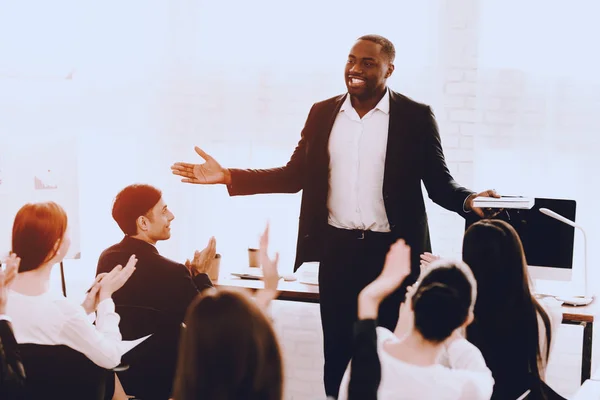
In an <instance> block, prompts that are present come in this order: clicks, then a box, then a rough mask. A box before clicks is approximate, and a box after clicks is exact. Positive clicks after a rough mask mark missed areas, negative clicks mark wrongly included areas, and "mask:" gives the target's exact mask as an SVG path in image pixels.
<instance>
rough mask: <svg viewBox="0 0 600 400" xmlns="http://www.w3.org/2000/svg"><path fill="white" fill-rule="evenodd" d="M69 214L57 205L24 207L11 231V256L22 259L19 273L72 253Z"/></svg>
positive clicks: (41, 204) (59, 259) (30, 205)
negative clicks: (68, 228) (69, 250)
mask: <svg viewBox="0 0 600 400" xmlns="http://www.w3.org/2000/svg"><path fill="white" fill-rule="evenodd" d="M67 222H68V219H67V213H66V212H65V210H63V208H62V207H61V206H59V205H58V204H56V203H54V202H46V203H31V204H25V205H24V206H23V207H21V209H20V210H19V211H18V212H17V215H16V216H15V221H14V223H13V229H12V250H11V251H12V252H13V253H15V254H16V255H17V256H19V257H20V258H21V263H20V265H19V272H27V271H32V270H35V269H37V268H39V267H40V266H42V265H43V264H46V263H48V262H50V261H52V262H54V263H56V262H59V261H61V260H62V258H64V256H65V254H66V252H67V251H68V249H69V245H70V241H69V238H68V235H67Z"/></svg>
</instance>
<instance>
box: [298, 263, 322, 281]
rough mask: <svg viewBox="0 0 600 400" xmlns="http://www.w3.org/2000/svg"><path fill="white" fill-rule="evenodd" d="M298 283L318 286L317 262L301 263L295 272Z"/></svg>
mask: <svg viewBox="0 0 600 400" xmlns="http://www.w3.org/2000/svg"><path fill="white" fill-rule="evenodd" d="M296 276H297V277H298V282H300V283H304V284H307V285H318V284H319V263H318V262H305V263H303V264H302V265H301V266H300V268H298V271H297V272H296Z"/></svg>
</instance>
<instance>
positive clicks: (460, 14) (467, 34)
mask: <svg viewBox="0 0 600 400" xmlns="http://www.w3.org/2000/svg"><path fill="white" fill-rule="evenodd" d="M445 4H446V6H445V10H444V11H443V12H442V16H441V20H440V23H441V26H442V29H441V31H440V41H441V43H440V46H439V48H440V54H439V59H440V68H442V69H443V72H442V76H443V80H442V82H441V87H440V88H439V90H440V91H441V93H442V98H441V100H440V104H439V105H438V107H439V108H437V109H435V107H434V112H435V114H436V116H437V121H438V125H439V128H440V134H441V138H442V143H443V146H444V153H445V156H446V160H447V162H448V166H449V168H450V170H451V172H452V173H453V175H454V177H455V178H456V179H457V181H458V182H459V183H461V184H463V185H464V186H467V187H470V188H472V189H473V190H484V189H489V188H491V187H493V186H490V187H473V184H474V181H475V177H474V173H475V169H476V168H475V166H474V152H475V151H476V141H475V138H477V137H490V138H491V139H493V140H494V141H495V145H496V146H499V147H500V148H501V147H505V146H506V145H511V144H512V143H514V140H511V136H512V135H513V131H514V126H515V124H517V123H521V124H524V125H526V126H527V127H528V128H529V130H528V131H527V133H526V134H525V135H526V136H530V135H534V136H535V135H536V134H537V133H538V132H539V129H540V126H541V125H543V124H544V122H545V118H546V115H545V114H544V111H545V108H546V107H545V104H544V103H543V101H539V99H536V98H534V97H533V98H532V96H524V95H523V93H524V90H525V89H524V86H523V76H522V74H520V73H519V72H513V71H504V72H502V76H501V79H499V80H495V81H494V82H493V85H492V86H491V87H490V86H487V85H486V83H487V82H486V81H485V80H482V79H485V77H482V76H480V73H479V71H478V67H477V59H476V55H477V45H478V37H477V34H476V32H477V31H476V28H477V23H478V21H477V8H478V1H477V0H447V1H446V2H445ZM482 88H483V90H484V93H481V92H480V91H481V90H482ZM597 97H598V96H597ZM594 100H597V98H594ZM517 104H518V107H519V109H525V110H526V112H521V113H517V112H516V111H515V110H516V108H517ZM577 117H578V115H575V114H572V115H570V116H568V117H567V116H565V117H564V119H565V121H566V120H568V119H569V118H570V119H571V120H572V121H570V122H571V125H572V124H573V123H575V122H577V121H578V120H577ZM573 120H574V121H573ZM588 126H589V125H588ZM536 128H537V129H536ZM520 140H522V139H520ZM490 185H493V183H490ZM427 200H428V199H427ZM427 208H428V214H429V220H430V228H431V235H432V244H433V247H434V252H437V253H439V254H444V255H447V256H454V257H460V248H461V241H462V233H463V231H464V221H463V220H462V218H460V217H458V216H456V215H455V214H453V213H450V212H448V211H445V210H443V209H441V208H440V207H438V206H436V205H434V204H433V203H432V202H430V201H427ZM277 307H278V308H277V310H278V311H277V318H280V319H281V320H282V321H281V323H284V321H288V320H294V321H296V322H298V325H297V326H296V327H295V328H294V326H293V324H292V323H290V324H287V325H286V327H285V328H284V332H283V336H284V345H283V348H284V351H285V352H286V359H287V360H295V359H296V358H297V359H299V360H302V361H301V362H300V363H298V364H297V365H295V366H294V367H293V368H294V369H293V371H294V373H293V374H291V375H290V374H288V379H289V380H288V386H287V387H288V392H287V396H288V397H287V398H288V399H315V398H318V397H315V396H316V395H318V394H322V392H319V391H314V392H313V391H312V390H313V389H315V388H317V389H319V390H322V389H320V387H319V384H320V381H319V379H321V375H320V371H321V369H320V368H321V365H320V364H319V363H320V362H321V360H322V352H321V351H320V350H319V348H318V346H315V347H311V346H302V347H301V350H311V349H312V350H314V352H312V353H306V352H304V351H300V349H299V346H297V345H296V343H295V341H294V340H293V339H292V340H290V336H289V334H288V336H287V338H288V339H287V340H286V339H285V335H286V332H287V330H290V329H301V330H304V329H305V327H306V326H312V327H318V323H317V322H318V320H316V319H317V318H318V309H316V308H315V306H313V305H297V304H290V303H286V302H281V303H280V304H278V306H277ZM304 307H306V308H307V309H311V310H312V312H308V311H302V308H304ZM298 315H301V317H299V318H298V317H297V316H298ZM581 335H582V328H581V327H573V326H565V325H563V326H562V327H561V329H560V331H559V332H558V335H557V341H556V345H555V348H554V353H553V358H552V360H551V364H550V366H549V369H548V382H549V383H550V384H551V385H552V386H553V387H554V388H555V389H556V390H557V391H559V392H560V393H562V394H563V395H565V396H568V395H571V394H573V393H574V392H575V391H576V389H577V388H578V387H579V376H580V362H581V347H580V346H581V344H580V343H581V337H582V336H581ZM313 338H314V339H316V337H313ZM319 339H320V333H319ZM597 340H598V339H597ZM298 343H304V344H305V342H298ZM594 358H595V359H596V358H597V357H594ZM307 359H312V360H313V361H314V363H313V364H310V363H309V362H308V361H307ZM307 365H310V366H311V368H314V367H315V366H317V367H318V368H319V370H318V371H317V372H316V373H315V371H313V374H312V375H311V374H310V373H308V372H305V373H302V374H300V375H298V371H299V370H301V369H304V368H307ZM300 376H301V377H302V378H300ZM306 377H311V378H315V379H314V380H311V383H310V384H302V383H300V382H306V381H305V380H304V378H306ZM305 385H307V386H306V387H305Z"/></svg>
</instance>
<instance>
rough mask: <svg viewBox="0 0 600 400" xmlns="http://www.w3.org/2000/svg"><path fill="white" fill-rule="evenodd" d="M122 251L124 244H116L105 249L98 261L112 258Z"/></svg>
mask: <svg viewBox="0 0 600 400" xmlns="http://www.w3.org/2000/svg"><path fill="white" fill-rule="evenodd" d="M122 250H123V242H118V243H115V244H113V245H112V246H110V247H107V248H106V249H104V250H103V251H102V253H100V257H98V259H99V260H102V259H105V258H106V257H110V256H111V255H113V254H115V253H119V252H120V251H122Z"/></svg>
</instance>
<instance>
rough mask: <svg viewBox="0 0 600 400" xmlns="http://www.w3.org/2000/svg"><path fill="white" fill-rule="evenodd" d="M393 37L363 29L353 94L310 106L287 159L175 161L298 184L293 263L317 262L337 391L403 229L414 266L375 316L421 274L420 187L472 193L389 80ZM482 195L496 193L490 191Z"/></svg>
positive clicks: (216, 176)
mask: <svg viewBox="0 0 600 400" xmlns="http://www.w3.org/2000/svg"><path fill="white" fill-rule="evenodd" d="M394 57H395V49H394V45H393V44H392V43H391V42H390V41H389V40H388V39H386V38H384V37H381V36H378V35H366V36H362V37H360V38H359V39H358V40H357V41H356V43H355V44H354V46H353V47H352V49H351V50H350V54H349V55H348V60H347V61H346V68H345V75H344V79H345V81H346V87H347V88H348V93H347V94H343V95H339V96H336V97H333V98H331V99H328V100H325V101H322V102H319V103H316V104H314V105H313V107H312V108H311V110H310V112H309V115H308V119H307V121H306V123H305V126H304V129H303V130H302V136H301V139H300V142H299V143H298V145H297V146H296V149H295V150H294V154H292V157H291V159H290V161H289V162H288V163H287V164H286V165H285V166H283V167H280V168H273V169H262V170H240V169H227V168H223V167H221V165H219V163H218V162H217V161H216V160H215V159H214V158H212V157H211V156H210V155H208V154H206V153H205V152H204V151H202V150H201V149H200V148H198V147H196V152H197V153H198V154H199V155H200V156H201V157H202V158H203V159H204V160H205V161H206V162H205V163H204V164H189V163H181V162H180V163H176V164H174V165H173V166H172V167H171V168H172V170H173V173H174V174H176V175H180V176H182V177H183V178H184V179H182V181H183V182H188V183H196V184H217V183H221V184H226V185H227V189H228V191H229V194H230V195H232V196H235V195H250V194H258V193H296V192H298V191H300V190H302V191H303V193H302V205H301V211H300V224H299V234H298V244H297V255H296V262H295V268H294V269H295V270H296V269H297V268H298V267H299V266H300V265H301V264H302V263H303V262H305V261H319V262H320V268H319V291H320V306H321V322H322V327H323V339H324V354H325V370H324V380H325V392H326V394H327V395H328V396H332V397H337V394H338V390H339V386H340V382H341V379H342V376H343V374H344V370H345V368H346V366H347V364H348V362H349V360H350V357H351V352H352V329H353V323H354V321H355V320H356V318H357V297H358V294H359V292H360V291H361V290H362V289H363V288H364V287H365V286H366V285H367V284H369V283H370V282H371V281H373V280H374V279H375V278H376V277H377V276H378V275H379V274H380V273H381V271H382V268H383V264H384V260H385V256H386V253H387V252H388V250H389V247H390V245H391V244H392V243H394V242H395V241H396V240H397V239H399V238H402V239H404V240H405V241H406V243H407V244H408V245H409V246H410V247H411V249H412V255H411V257H412V270H411V275H410V276H409V278H407V279H406V280H405V281H404V284H403V286H402V287H401V288H400V289H398V290H397V291H396V293H395V294H394V295H392V296H390V297H389V298H388V299H387V300H386V301H385V302H384V303H382V305H381V309H380V313H379V324H380V325H382V326H385V327H387V328H388V329H394V326H395V325H396V322H397V320H398V310H399V305H400V303H401V302H402V301H403V299H404V293H405V290H406V286H407V285H409V284H412V283H413V282H414V281H415V280H416V278H417V277H418V274H419V255H420V254H421V253H423V252H425V251H429V249H430V248H431V244H430V240H429V228H428V224H427V215H426V212H425V205H424V202H423V194H422V191H421V181H423V182H424V183H425V186H426V188H427V192H428V194H429V197H430V198H431V199H433V201H434V202H435V203H437V204H439V205H440V206H442V207H444V208H446V209H448V210H451V211H455V212H457V213H459V214H461V215H463V216H464V215H465V213H467V212H469V211H474V212H476V213H477V214H479V215H481V216H483V211H482V210H480V209H476V208H473V206H472V201H473V198H474V197H475V196H476V194H475V193H473V192H472V191H470V190H468V189H465V188H464V187H462V186H460V185H459V184H458V183H456V182H455V181H454V179H453V178H452V176H451V175H450V172H449V171H448V167H447V166H446V162H445V160H444V154H443V151H442V146H441V141H440V135H439V133H438V129H437V124H436V122H435V118H434V116H433V113H432V111H431V109H430V108H429V106H426V105H424V104H420V103H417V102H415V101H413V100H411V99H409V98H407V97H405V96H403V95H401V94H399V93H396V92H394V91H392V90H390V89H388V88H387V86H386V80H387V78H389V77H390V76H391V75H392V73H393V72H394ZM479 195H480V196H494V197H497V194H495V192H493V191H486V192H483V193H480V194H479Z"/></svg>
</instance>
